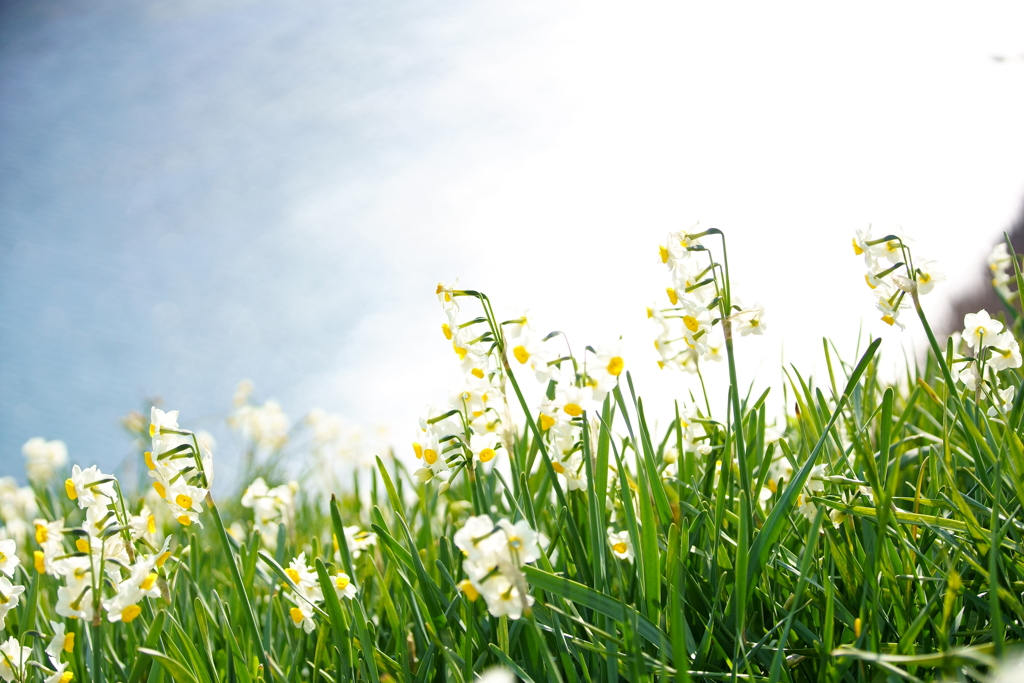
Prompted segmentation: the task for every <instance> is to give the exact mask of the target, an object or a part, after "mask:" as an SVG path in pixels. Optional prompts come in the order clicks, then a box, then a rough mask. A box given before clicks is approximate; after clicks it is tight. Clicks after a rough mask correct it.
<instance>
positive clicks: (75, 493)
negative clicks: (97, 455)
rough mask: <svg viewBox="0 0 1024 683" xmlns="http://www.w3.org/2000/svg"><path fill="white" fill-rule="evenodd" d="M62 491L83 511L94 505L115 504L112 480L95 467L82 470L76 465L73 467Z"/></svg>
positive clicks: (115, 492) (115, 494) (115, 493)
mask: <svg viewBox="0 0 1024 683" xmlns="http://www.w3.org/2000/svg"><path fill="white" fill-rule="evenodd" d="M98 482H102V483H98ZM64 491H65V493H67V495H68V498H70V499H71V500H74V501H77V502H78V507H79V508H81V509H83V510H84V509H86V508H89V507H92V506H94V505H110V504H111V503H115V502H117V491H116V489H115V488H114V478H113V477H112V476H110V475H107V474H103V472H101V471H100V469H99V468H98V467H96V466H95V465H93V466H92V467H88V468H86V469H84V470H83V469H82V468H81V467H79V466H78V465H75V466H73V467H72V468H71V478H70V479H68V480H67V481H65V482H64Z"/></svg>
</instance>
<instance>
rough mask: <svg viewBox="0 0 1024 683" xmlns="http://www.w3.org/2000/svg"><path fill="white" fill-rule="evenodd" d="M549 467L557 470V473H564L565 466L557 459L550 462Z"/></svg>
mask: <svg viewBox="0 0 1024 683" xmlns="http://www.w3.org/2000/svg"><path fill="white" fill-rule="evenodd" d="M551 469H553V470H554V471H555V472H558V473H559V474H565V466H564V465H562V463H560V462H558V461H557V460H555V461H554V462H552V463H551Z"/></svg>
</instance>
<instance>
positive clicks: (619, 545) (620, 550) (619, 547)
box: [612, 541, 626, 555]
mask: <svg viewBox="0 0 1024 683" xmlns="http://www.w3.org/2000/svg"><path fill="white" fill-rule="evenodd" d="M612 550H614V551H615V552H617V553H618V554H619V555H622V554H623V553H625V552H626V544H625V543H624V542H622V541H619V542H618V543H616V544H615V545H613V546H612Z"/></svg>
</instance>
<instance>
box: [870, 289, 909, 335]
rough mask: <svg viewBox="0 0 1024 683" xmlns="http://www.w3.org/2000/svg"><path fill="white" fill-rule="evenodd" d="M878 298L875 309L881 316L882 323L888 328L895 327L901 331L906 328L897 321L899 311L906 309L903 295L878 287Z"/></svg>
mask: <svg viewBox="0 0 1024 683" xmlns="http://www.w3.org/2000/svg"><path fill="white" fill-rule="evenodd" d="M876 293H877V294H878V298H877V300H876V301H875V308H877V309H878V312H879V313H881V314H882V322H884V323H885V324H886V325H889V326H890V327H891V326H893V325H895V326H896V327H898V328H900V329H901V330H904V329H906V326H904V325H903V323H901V322H900V321H899V317H900V311H902V310H903V309H904V308H906V304H905V303H904V301H903V295H902V294H897V293H896V292H894V291H891V290H890V289H889V288H888V287H880V288H879V289H878V290H877V292H876Z"/></svg>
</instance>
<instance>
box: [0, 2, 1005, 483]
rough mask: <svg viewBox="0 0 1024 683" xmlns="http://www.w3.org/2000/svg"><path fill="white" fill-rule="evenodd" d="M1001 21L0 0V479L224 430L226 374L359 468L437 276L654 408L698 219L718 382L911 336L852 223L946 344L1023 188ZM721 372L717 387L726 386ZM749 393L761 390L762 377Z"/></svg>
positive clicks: (992, 15) (405, 377)
mask: <svg viewBox="0 0 1024 683" xmlns="http://www.w3.org/2000/svg"><path fill="white" fill-rule="evenodd" d="M1021 26H1024V5H1021V4H1020V3H1013V2H1002V3H1001V2H992V3H984V4H978V3H975V4H972V5H959V6H955V5H952V4H948V5H947V4H936V3H927V2H907V3H888V2H886V3H883V2H877V3H873V2H864V3H857V5H856V6H855V7H854V6H850V7H847V8H839V7H835V6H826V5H822V4H820V3H811V2H807V3H787V2H782V3H771V5H770V6H768V5H765V4H755V3H747V4H735V5H734V4H729V5H724V4H718V3H684V2H674V3H656V2H651V3H634V4H630V5H624V4H621V3H597V2H588V3H565V2H558V1H554V0H543V1H538V2H531V1H524V2H516V3H478V2H462V1H458V0H455V1H451V2H435V3H417V2H387V3H352V2H339V1H338V0H329V1H328V0H304V1H303V2H285V1H284V0H194V1H191V0H176V1H175V2H148V1H142V0H133V1H131V2H129V1H127V0H89V1H85V0H3V1H2V2H0V475H14V476H16V477H18V478H19V480H22V481H23V480H24V477H23V474H22V467H23V458H22V456H21V451H20V449H21V446H22V444H23V443H24V442H25V441H26V440H27V439H29V438H30V437H34V436H42V437H45V438H48V439H62V440H63V441H65V442H66V443H67V445H68V449H69V452H70V462H72V463H80V464H82V465H83V466H84V465H89V464H93V463H97V464H99V465H100V466H101V467H102V468H103V469H105V470H106V469H112V468H114V467H116V466H117V465H118V464H119V463H120V462H121V461H122V460H123V459H124V458H125V457H126V456H128V455H129V454H132V453H133V450H132V444H131V440H130V438H129V437H128V436H127V435H126V433H125V432H124V430H123V429H122V427H121V425H120V424H119V421H118V419H119V417H120V416H122V415H124V414H125V413H127V412H128V411H129V410H132V409H137V410H142V409H147V408H148V405H149V403H148V401H149V400H151V399H155V398H158V397H159V398H160V399H162V401H163V405H164V407H167V408H176V409H180V410H181V411H182V424H183V425H185V426H188V427H191V428H202V429H208V430H210V431H211V432H213V434H214V436H215V437H217V440H218V443H219V444H220V446H219V448H218V457H219V458H221V459H220V460H219V463H220V464H219V468H220V469H219V473H221V476H223V477H226V478H227V479H229V480H230V477H231V471H232V468H231V463H232V460H231V458H232V457H234V456H233V455H232V453H234V452H237V449H235V450H233V449H232V444H233V443H234V441H233V439H234V440H236V441H237V437H234V436H232V434H231V433H230V432H229V431H228V430H227V429H226V427H225V426H224V419H225V418H226V417H227V415H228V414H229V412H230V410H231V398H232V394H233V393H234V390H235V386H236V385H237V384H238V382H239V381H240V380H242V379H248V380H251V381H252V382H253V383H254V385H255V394H254V397H255V398H256V399H257V400H259V401H261V402H262V401H263V400H265V399H270V398H274V399H277V400H278V401H279V402H280V404H281V406H282V409H283V411H284V413H285V414H286V415H287V416H288V417H289V419H290V420H291V421H292V422H293V423H294V422H295V421H297V420H299V419H300V418H301V417H302V415H304V414H305V413H307V412H308V411H309V410H310V409H312V408H315V407H319V408H322V409H325V410H328V411H330V412H331V413H336V414H339V415H341V416H342V417H343V418H344V419H345V420H346V421H347V422H348V423H349V424H351V425H359V426H360V427H361V429H362V430H363V436H362V439H363V440H364V445H365V448H364V450H365V451H373V450H375V449H381V448H384V447H386V445H388V444H392V443H393V444H397V445H398V446H399V448H401V449H405V448H407V443H408V441H409V440H410V437H411V434H412V433H413V431H414V430H415V429H416V418H417V416H418V414H419V413H420V411H421V410H422V408H423V406H424V405H425V404H426V403H427V402H430V401H435V402H436V401H440V400H443V398H444V397H445V396H446V389H447V387H448V385H449V384H451V383H452V382H453V381H454V380H455V379H457V377H458V374H459V373H458V367H457V363H456V361H455V359H454V356H453V355H452V354H451V349H450V346H449V344H448V343H447V342H445V340H444V338H443V337H442V335H441V332H440V324H441V322H443V320H444V318H443V314H442V312H441V310H440V307H439V306H438V305H437V301H436V299H435V297H434V289H435V287H436V284H437V282H438V281H439V280H443V281H446V282H447V281H451V280H452V279H454V278H455V277H458V278H459V282H460V283H461V284H462V285H463V286H466V287H472V288H475V289H481V290H483V291H486V292H488V293H489V294H490V295H491V297H492V299H493V300H495V302H496V304H497V305H498V306H499V309H501V308H504V309H506V310H519V311H521V310H522V309H524V308H528V309H529V310H530V312H531V314H532V315H533V316H534V317H535V319H536V320H537V324H538V325H539V326H540V327H542V328H544V329H550V330H554V329H559V330H564V331H566V332H567V333H568V334H569V337H570V339H571V340H573V342H574V344H575V345H576V346H577V347H579V348H582V346H583V345H585V344H597V343H600V342H605V341H611V340H612V339H615V338H617V337H618V336H619V335H622V336H623V339H624V343H625V347H626V349H627V369H629V370H631V371H632V372H633V374H634V376H635V379H636V381H637V384H638V390H639V392H640V393H641V394H644V395H647V396H651V397H653V398H652V400H653V399H664V398H671V397H676V396H680V395H683V394H685V393H687V392H689V391H690V390H694V389H695V388H696V384H695V382H696V379H695V378H693V377H691V376H689V375H680V374H670V373H664V372H659V371H658V370H657V368H656V365H655V353H654V349H653V347H652V344H651V341H652V339H653V335H654V331H653V329H652V328H651V327H650V326H649V324H648V321H647V320H646V319H645V312H644V311H645V307H646V306H647V305H648V304H649V303H650V302H652V301H661V300H662V299H663V298H664V296H665V295H664V289H665V287H666V286H668V284H669V278H668V273H667V272H666V271H665V270H664V267H663V266H662V265H661V263H660V262H659V260H658V258H657V245H658V244H660V243H662V242H663V241H664V238H665V235H666V233H667V232H669V231H670V230H676V229H680V228H686V227H689V226H690V225H692V224H693V223H694V222H695V221H697V220H700V221H701V225H702V226H703V227H718V228H720V229H722V230H724V231H725V232H726V234H727V235H728V238H729V240H730V241H729V246H730V260H731V263H732V266H733V270H734V272H735V280H736V285H735V287H736V291H738V293H739V294H740V295H741V296H742V298H743V299H744V301H746V302H750V303H752V302H753V301H755V300H760V301H761V302H762V303H763V304H764V305H765V307H766V309H767V316H766V318H765V320H766V322H767V324H768V326H769V327H768V334H766V335H765V336H764V337H760V338H746V339H744V340H743V341H742V342H741V344H740V345H739V354H740V361H741V362H740V371H741V374H742V376H743V378H744V380H743V381H744V382H746V381H751V380H754V381H755V384H756V385H757V386H758V387H763V386H768V385H772V386H773V387H775V388H776V389H777V388H779V387H780V386H781V384H780V383H781V372H780V369H781V364H780V362H779V361H780V359H782V360H784V361H786V362H793V363H795V364H796V365H797V367H799V368H800V369H801V371H804V372H808V373H814V372H816V371H817V369H818V368H819V367H820V366H819V363H820V361H819V360H818V358H819V357H820V355H821V353H820V349H821V338H822V337H823V336H829V337H833V338H834V339H835V340H836V344H837V346H838V347H839V348H840V350H843V351H844V352H846V353H847V354H848V355H853V352H854V349H855V347H856V345H857V339H858V335H861V338H862V342H861V345H862V346H863V339H866V338H867V337H868V336H870V335H882V336H883V337H885V338H886V345H885V346H884V347H883V348H884V349H885V350H886V353H887V358H888V360H889V361H890V362H891V363H892V364H893V365H901V364H902V363H903V358H902V355H901V350H900V349H901V346H903V347H905V348H907V349H909V350H910V352H911V353H913V352H914V349H915V348H917V349H920V348H921V346H922V343H921V342H922V339H923V337H922V335H920V334H919V325H918V324H917V323H916V322H915V321H914V320H913V319H911V316H909V315H907V316H905V318H906V322H907V324H908V329H907V331H906V332H903V333H901V332H900V331H899V330H898V329H893V328H889V327H888V326H886V325H885V324H884V323H882V322H881V321H880V320H879V319H878V314H877V313H876V311H875V310H874V300H873V298H872V297H871V296H870V293H869V290H868V289H867V288H866V287H865V285H864V280H863V272H862V270H863V263H862V260H861V259H858V258H855V257H854V256H853V254H852V250H851V247H850V239H851V237H852V233H853V231H854V230H855V229H859V228H865V227H867V225H868V224H869V223H871V224H873V225H875V226H876V230H878V231H879V232H878V234H883V233H884V232H885V231H886V230H887V229H888V228H890V227H891V226H893V225H897V224H898V225H902V227H903V228H904V230H906V231H907V232H908V233H909V234H910V235H912V236H913V237H914V238H915V240H916V242H915V247H916V254H917V255H918V256H919V257H926V258H931V259H937V260H938V261H940V263H941V268H942V269H943V270H944V271H945V273H946V275H947V277H948V281H947V282H945V283H943V284H941V285H939V287H937V288H936V290H935V292H934V293H932V294H930V295H929V296H928V297H927V298H926V300H925V303H926V308H927V309H928V311H929V312H930V314H931V315H932V318H933V321H934V322H937V323H938V325H939V327H943V326H944V327H945V329H952V327H955V321H954V314H953V313H951V311H953V310H954V309H955V307H956V305H957V300H958V299H963V298H964V297H969V296H973V295H975V294H976V293H977V292H979V291H982V290H983V289H984V288H985V287H986V278H985V266H984V261H985V257H986V255H987V253H988V252H989V250H990V249H991V247H992V246H993V244H995V242H996V241H997V240H999V239H1000V238H1001V235H1002V232H1003V231H1004V230H1007V229H1009V228H1010V226H1011V225H1012V224H1013V223H1014V221H1015V220H1016V219H1017V216H1018V214H1019V212H1020V208H1021V200H1022V198H1024V126H1022V125H1021V122H1022V121H1024V61H1021V59H1020V57H1019V55H1020V53H1022V52H1024V35H1022V34H1021ZM723 377H725V371H724V368H716V369H713V370H711V371H709V378H708V379H709V382H717V383H719V384H721V382H722V381H723V379H722V378H723ZM774 395H779V393H778V392H775V394H774Z"/></svg>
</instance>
